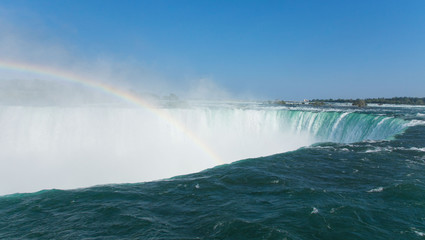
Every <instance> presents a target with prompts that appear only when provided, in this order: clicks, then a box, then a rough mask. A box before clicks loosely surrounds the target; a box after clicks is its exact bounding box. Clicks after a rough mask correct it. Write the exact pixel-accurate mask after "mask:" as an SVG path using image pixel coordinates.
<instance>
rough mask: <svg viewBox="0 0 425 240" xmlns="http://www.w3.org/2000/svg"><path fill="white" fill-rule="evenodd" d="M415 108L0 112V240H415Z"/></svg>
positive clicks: (424, 138)
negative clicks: (0, 239)
mask: <svg viewBox="0 0 425 240" xmlns="http://www.w3.org/2000/svg"><path fill="white" fill-rule="evenodd" d="M424 123H425V108H423V107H417V106H410V107H409V106H394V105H386V106H378V105H376V106H370V107H367V108H354V107H349V106H340V105H331V106H323V107H312V106H310V105H302V104H299V105H285V106H277V105H273V104H266V103H261V102H188V103H184V104H178V105H173V104H169V103H164V104H161V105H159V106H158V107H157V108H155V109H148V108H139V107H134V106H127V105H101V104H99V105H72V106H50V105H46V106H45V105H34V106H29V105H19V104H9V105H8V104H6V105H1V106H0V133H1V134H0V159H1V161H0V180H1V182H2V183H3V184H1V185H0V186H1V188H0V194H1V196H0V213H1V214H0V229H1V230H0V238H2V239H249V238H250V239H423V238H424V236H425V217H424V216H425V200H424V199H425V175H424V174H423V173H424V170H425V125H424Z"/></svg>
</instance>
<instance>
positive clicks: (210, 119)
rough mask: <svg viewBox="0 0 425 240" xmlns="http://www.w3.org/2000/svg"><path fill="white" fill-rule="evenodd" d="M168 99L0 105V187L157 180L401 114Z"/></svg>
mask: <svg viewBox="0 0 425 240" xmlns="http://www.w3.org/2000/svg"><path fill="white" fill-rule="evenodd" d="M168 105H169V103H168ZM168 105H167V102H166V103H164V104H163V105H162V106H159V107H160V108H161V109H160V111H162V112H164V113H166V115H167V116H170V117H171V118H172V121H170V120H169V119H164V118H162V117H161V116H159V115H158V114H154V113H152V112H151V111H149V110H148V109H142V108H138V107H131V106H115V107H110V106H90V105H88V106H84V105H83V106H66V107H63V106H1V107H0V132H1V133H2V134H1V136H0V146H1V147H0V157H1V159H3V160H2V161H1V163H0V164H1V166H0V167H1V174H0V176H1V177H0V180H1V181H2V182H10V184H7V185H2V186H1V189H0V194H8V193H15V192H32V191H38V190H42V189H51V188H59V189H70V188H77V187H88V186H92V185H97V184H109V183H131V182H141V181H151V180H158V179H163V178H169V177H173V176H177V175H182V174H187V173H193V172H198V171H201V170H204V169H207V168H211V167H214V166H217V165H221V164H225V163H231V162H234V161H237V160H241V159H246V158H254V157H260V156H267V155H272V154H276V153H282V152H287V151H291V150H296V149H298V148H300V147H303V146H309V145H311V144H313V143H317V142H340V143H349V142H358V141H362V140H366V139H367V140H382V139H387V138H389V137H391V136H393V135H395V134H397V133H400V132H401V131H402V130H403V129H404V128H405V127H406V126H407V123H408V122H406V121H404V120H402V119H398V118H395V117H388V116H380V115H373V114H364V113H359V112H356V111H352V110H351V111H348V112H346V111H335V109H314V108H313V109H311V108H310V109H309V108H307V109H303V108H300V107H298V108H288V107H277V106H274V105H267V104H262V103H255V102H254V103H243V102H242V103H235V102H234V103H223V102H221V103H214V102H207V103H205V102H203V103H196V102H193V103H185V105H184V106H177V107H176V106H171V107H170V106H168ZM176 122H177V123H178V126H181V127H180V128H178V127H176V124H174V123H176ZM182 129H183V130H182ZM188 132H189V133H190V134H188ZM191 135H195V139H193V137H192V138H191ZM203 146H205V148H207V150H208V151H205V149H204V148H202V147H203ZM29 183H31V184H29Z"/></svg>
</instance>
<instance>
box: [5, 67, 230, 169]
mask: <svg viewBox="0 0 425 240" xmlns="http://www.w3.org/2000/svg"><path fill="white" fill-rule="evenodd" d="M0 69H5V70H12V71H18V72H25V73H32V74H38V75H42V76H47V77H53V78H55V79H60V80H64V81H70V82H76V83H79V84H82V85H84V86H87V87H90V88H93V89H96V90H98V91H102V92H104V93H105V94H109V95H113V96H115V97H118V98H120V99H122V100H124V101H126V102H128V103H131V104H133V105H136V106H139V107H142V108H144V109H147V110H148V111H150V112H151V113H153V114H155V115H157V116H158V117H159V118H161V119H162V120H164V121H166V122H167V123H169V124H170V125H172V126H174V127H175V128H176V129H178V130H179V131H181V132H182V133H183V134H185V135H186V136H187V137H189V138H190V139H191V140H192V141H193V142H194V143H195V144H196V145H197V146H198V147H200V149H202V151H204V152H205V153H206V154H207V155H208V156H209V157H210V158H211V159H212V160H213V161H215V163H216V164H218V165H221V164H224V162H223V161H222V160H221V158H220V157H219V156H218V155H217V154H216V153H215V152H214V151H213V150H212V149H211V148H210V147H209V146H208V145H207V144H205V143H204V142H203V141H202V140H201V139H200V138H199V137H198V136H197V135H196V134H195V133H193V132H192V131H191V130H190V129H188V128H186V127H185V126H184V125H183V124H182V123H181V122H179V121H178V120H176V119H175V118H173V117H172V116H170V115H169V114H168V113H167V112H165V111H163V110H161V109H158V108H156V107H154V106H153V105H152V104H150V103H149V102H147V101H145V100H143V99H142V98H140V97H139V96H137V95H135V94H133V93H131V92H128V91H125V90H123V89H120V88H118V87H116V86H113V85H111V84H107V83H103V82H100V81H95V80H93V79H90V78H87V77H83V76H80V75H77V74H75V73H72V72H67V71H64V70H62V69H54V68H50V67H48V66H41V65H35V64H28V63H22V62H12V61H4V60H0Z"/></svg>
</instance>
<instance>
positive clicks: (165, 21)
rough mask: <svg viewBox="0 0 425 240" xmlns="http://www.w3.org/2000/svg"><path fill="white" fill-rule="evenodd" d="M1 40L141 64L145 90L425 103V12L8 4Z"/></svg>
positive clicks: (339, 6) (346, 6)
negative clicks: (8, 36) (209, 86)
mask: <svg viewBox="0 0 425 240" xmlns="http://www.w3.org/2000/svg"><path fill="white" fill-rule="evenodd" d="M0 28H4V29H7V30H4V31H2V32H3V33H4V32H7V33H9V32H13V33H14V34H15V35H18V36H20V38H21V41H27V42H29V43H28V44H30V43H31V42H36V43H37V44H35V45H32V46H33V48H38V49H51V48H50V47H49V46H52V45H53V46H55V47H56V48H59V49H62V50H61V51H62V52H66V54H63V55H66V56H67V57H69V55H72V58H73V59H78V61H81V62H90V61H95V60H98V59H101V58H105V59H108V61H111V62H116V63H123V62H131V64H132V65H133V66H136V67H137V66H138V67H140V69H144V71H146V72H148V73H149V74H147V75H146V76H145V78H149V79H151V80H145V81H144V84H145V85H146V84H148V85H149V84H153V85H154V84H156V83H155V82H156V81H162V82H163V84H168V85H171V86H174V87H180V88H181V89H189V88H190V87H191V86H190V85H191V84H193V83H194V82H197V81H198V80H199V79H207V80H208V82H212V83H214V84H213V85H214V86H215V89H223V90H224V91H226V92H227V93H229V94H230V95H233V96H237V97H244V96H245V97H248V96H249V97H250V98H261V99H294V100H300V99H304V98H308V99H312V98H363V97H393V96H416V97H424V96H425V1H423V0H409V1H391V0H382V1H362V0H355V1H354V0H347V1H283V0H282V1H107V0H97V1H95V0H89V1H78V0H73V1H46V0H43V1H42V0H31V1H21V0H10V1H9V0H3V1H1V2H0ZM0 30H1V29H0ZM3 35H5V34H3ZM2 42H4V41H1V37H0V53H1V49H2V46H1V44H2ZM30 46H31V45H30ZM3 48H4V49H6V48H7V47H5V46H3ZM28 51H29V50H27V51H26V52H28ZM46 51H48V50H46ZM4 52H6V50H4ZM28 54H29V53H28ZM24 55H25V54H22V53H21V54H15V55H13V54H10V51H9V55H5V54H3V56H6V57H13V58H25V56H24ZM41 55H42V54H41ZM47 55H49V54H47ZM53 55H54V54H53ZM17 56H18V57H17ZM33 56H39V57H40V54H38V55H33ZM54 58H56V60H57V58H60V55H59V54H56V55H55V57H54ZM64 58H66V57H64ZM25 59H27V60H28V59H31V61H37V57H32V58H25ZM40 61H41V60H40ZM74 61H77V60H74ZM41 62H43V61H41ZM56 62H57V61H56ZM64 62H66V61H64ZM127 81H128V82H134V83H137V81H138V79H137V77H134V78H133V79H127Z"/></svg>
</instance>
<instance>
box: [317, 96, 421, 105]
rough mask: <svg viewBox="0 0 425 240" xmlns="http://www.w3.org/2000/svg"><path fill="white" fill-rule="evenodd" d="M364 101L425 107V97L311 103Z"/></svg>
mask: <svg viewBox="0 0 425 240" xmlns="http://www.w3.org/2000/svg"><path fill="white" fill-rule="evenodd" d="M359 101H364V102H365V103H366V104H369V103H374V104H403V105H425V97H423V98H417V97H393V98H364V99H312V100H309V102H311V103H325V102H328V103H353V104H355V103H356V102H359Z"/></svg>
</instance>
